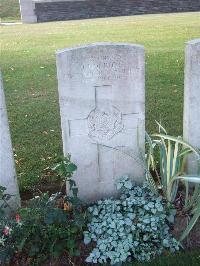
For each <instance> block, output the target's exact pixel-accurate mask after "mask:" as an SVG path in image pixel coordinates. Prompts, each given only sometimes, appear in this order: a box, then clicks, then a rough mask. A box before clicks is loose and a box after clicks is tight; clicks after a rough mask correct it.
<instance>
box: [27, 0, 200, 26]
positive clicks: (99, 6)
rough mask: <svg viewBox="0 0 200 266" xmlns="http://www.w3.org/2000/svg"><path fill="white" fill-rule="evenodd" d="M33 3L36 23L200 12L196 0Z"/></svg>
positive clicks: (87, 0) (199, 4)
mask: <svg viewBox="0 0 200 266" xmlns="http://www.w3.org/2000/svg"><path fill="white" fill-rule="evenodd" d="M25 1H27V0H25ZM34 3H35V14H36V16H37V20H38V22H45V21H56V20H71V19H87V18H98V17H114V16H131V15H139V14H156V13H172V12H189V11H190V12H191V11H200V1H199V0H167V1H166V0H143V1H142V0H79V1H78V0H75V1H74V0H67V1H66V0H65V1H63V0H61V1H58V0H56V1H55V0H54V1H52V0H51V1H43V0H40V1H34Z"/></svg>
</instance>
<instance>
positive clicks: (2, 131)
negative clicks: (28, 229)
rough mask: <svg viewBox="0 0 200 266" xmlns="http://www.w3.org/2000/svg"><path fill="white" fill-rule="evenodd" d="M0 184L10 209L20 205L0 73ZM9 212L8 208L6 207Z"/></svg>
mask: <svg viewBox="0 0 200 266" xmlns="http://www.w3.org/2000/svg"><path fill="white" fill-rule="evenodd" d="M0 186H3V187H5V188H6V191H5V193H6V194H10V195H11V196H12V197H11V198H10V200H9V201H8V203H9V205H10V207H11V208H12V210H13V211H14V210H16V209H17V208H18V207H19V206H20V196H19V189H18V184H17V176H16V172H15V165H14V158H13V151H12V144H11V138H10V131H9V125H8V117H7V111H6V104H5V97H4V91H3V81H2V78H1V73H0ZM7 213H10V209H7Z"/></svg>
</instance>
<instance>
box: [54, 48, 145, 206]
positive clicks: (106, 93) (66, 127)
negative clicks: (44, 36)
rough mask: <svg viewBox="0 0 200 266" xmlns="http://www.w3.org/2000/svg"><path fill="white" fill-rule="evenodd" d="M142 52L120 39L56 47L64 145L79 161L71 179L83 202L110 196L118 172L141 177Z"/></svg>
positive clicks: (142, 175)
mask: <svg viewBox="0 0 200 266" xmlns="http://www.w3.org/2000/svg"><path fill="white" fill-rule="evenodd" d="M144 57H145V56H144V48H143V47H142V46H140V45H129V44H120V43H119V44H113V43H97V44H93V45H88V46H84V47H77V48H72V49H65V50H61V51H58V52H57V76H58V88H59V101H60V113H61V126H62V138H63V149H64V154H65V155H66V154H67V153H70V154H71V155H72V160H73V162H74V163H76V164H77V166H78V170H77V173H76V175H75V177H74V178H75V180H76V183H77V185H78V188H79V197H80V198H82V199H84V200H86V201H93V200H96V199H100V198H104V197H108V196H111V195H114V194H115V193H116V189H115V185H114V183H115V179H116V178H117V177H119V176H121V175H123V174H129V175H130V176H131V177H132V179H133V180H135V181H136V182H138V183H141V182H143V180H144V164H143V158H144V150H145V148H144V146H145V58H144ZM111 147H112V148H111ZM119 150H123V152H122V151H119ZM124 150H127V151H128V150H129V151H130V150H131V151H132V154H133V156H134V158H135V159H133V158H131V157H130V156H127V155H126V154H124ZM127 151H126V152H127ZM142 157H143V158H142ZM141 158H142V159H141Z"/></svg>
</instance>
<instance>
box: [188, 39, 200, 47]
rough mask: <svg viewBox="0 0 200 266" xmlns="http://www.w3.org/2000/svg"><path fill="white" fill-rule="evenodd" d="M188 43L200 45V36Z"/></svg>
mask: <svg viewBox="0 0 200 266" xmlns="http://www.w3.org/2000/svg"><path fill="white" fill-rule="evenodd" d="M186 45H187V46H188V45H200V38H199V39H193V40H191V41H188V42H186Z"/></svg>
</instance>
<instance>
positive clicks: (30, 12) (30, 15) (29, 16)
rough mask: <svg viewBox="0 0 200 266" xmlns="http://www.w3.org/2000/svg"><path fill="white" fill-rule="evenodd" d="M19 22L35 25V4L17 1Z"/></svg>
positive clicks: (30, 1)
mask: <svg viewBox="0 0 200 266" xmlns="http://www.w3.org/2000/svg"><path fill="white" fill-rule="evenodd" d="M19 5H20V12H21V20H22V22H23V23H35V22H37V17H36V14H35V2H34V1H33V0H19Z"/></svg>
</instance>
